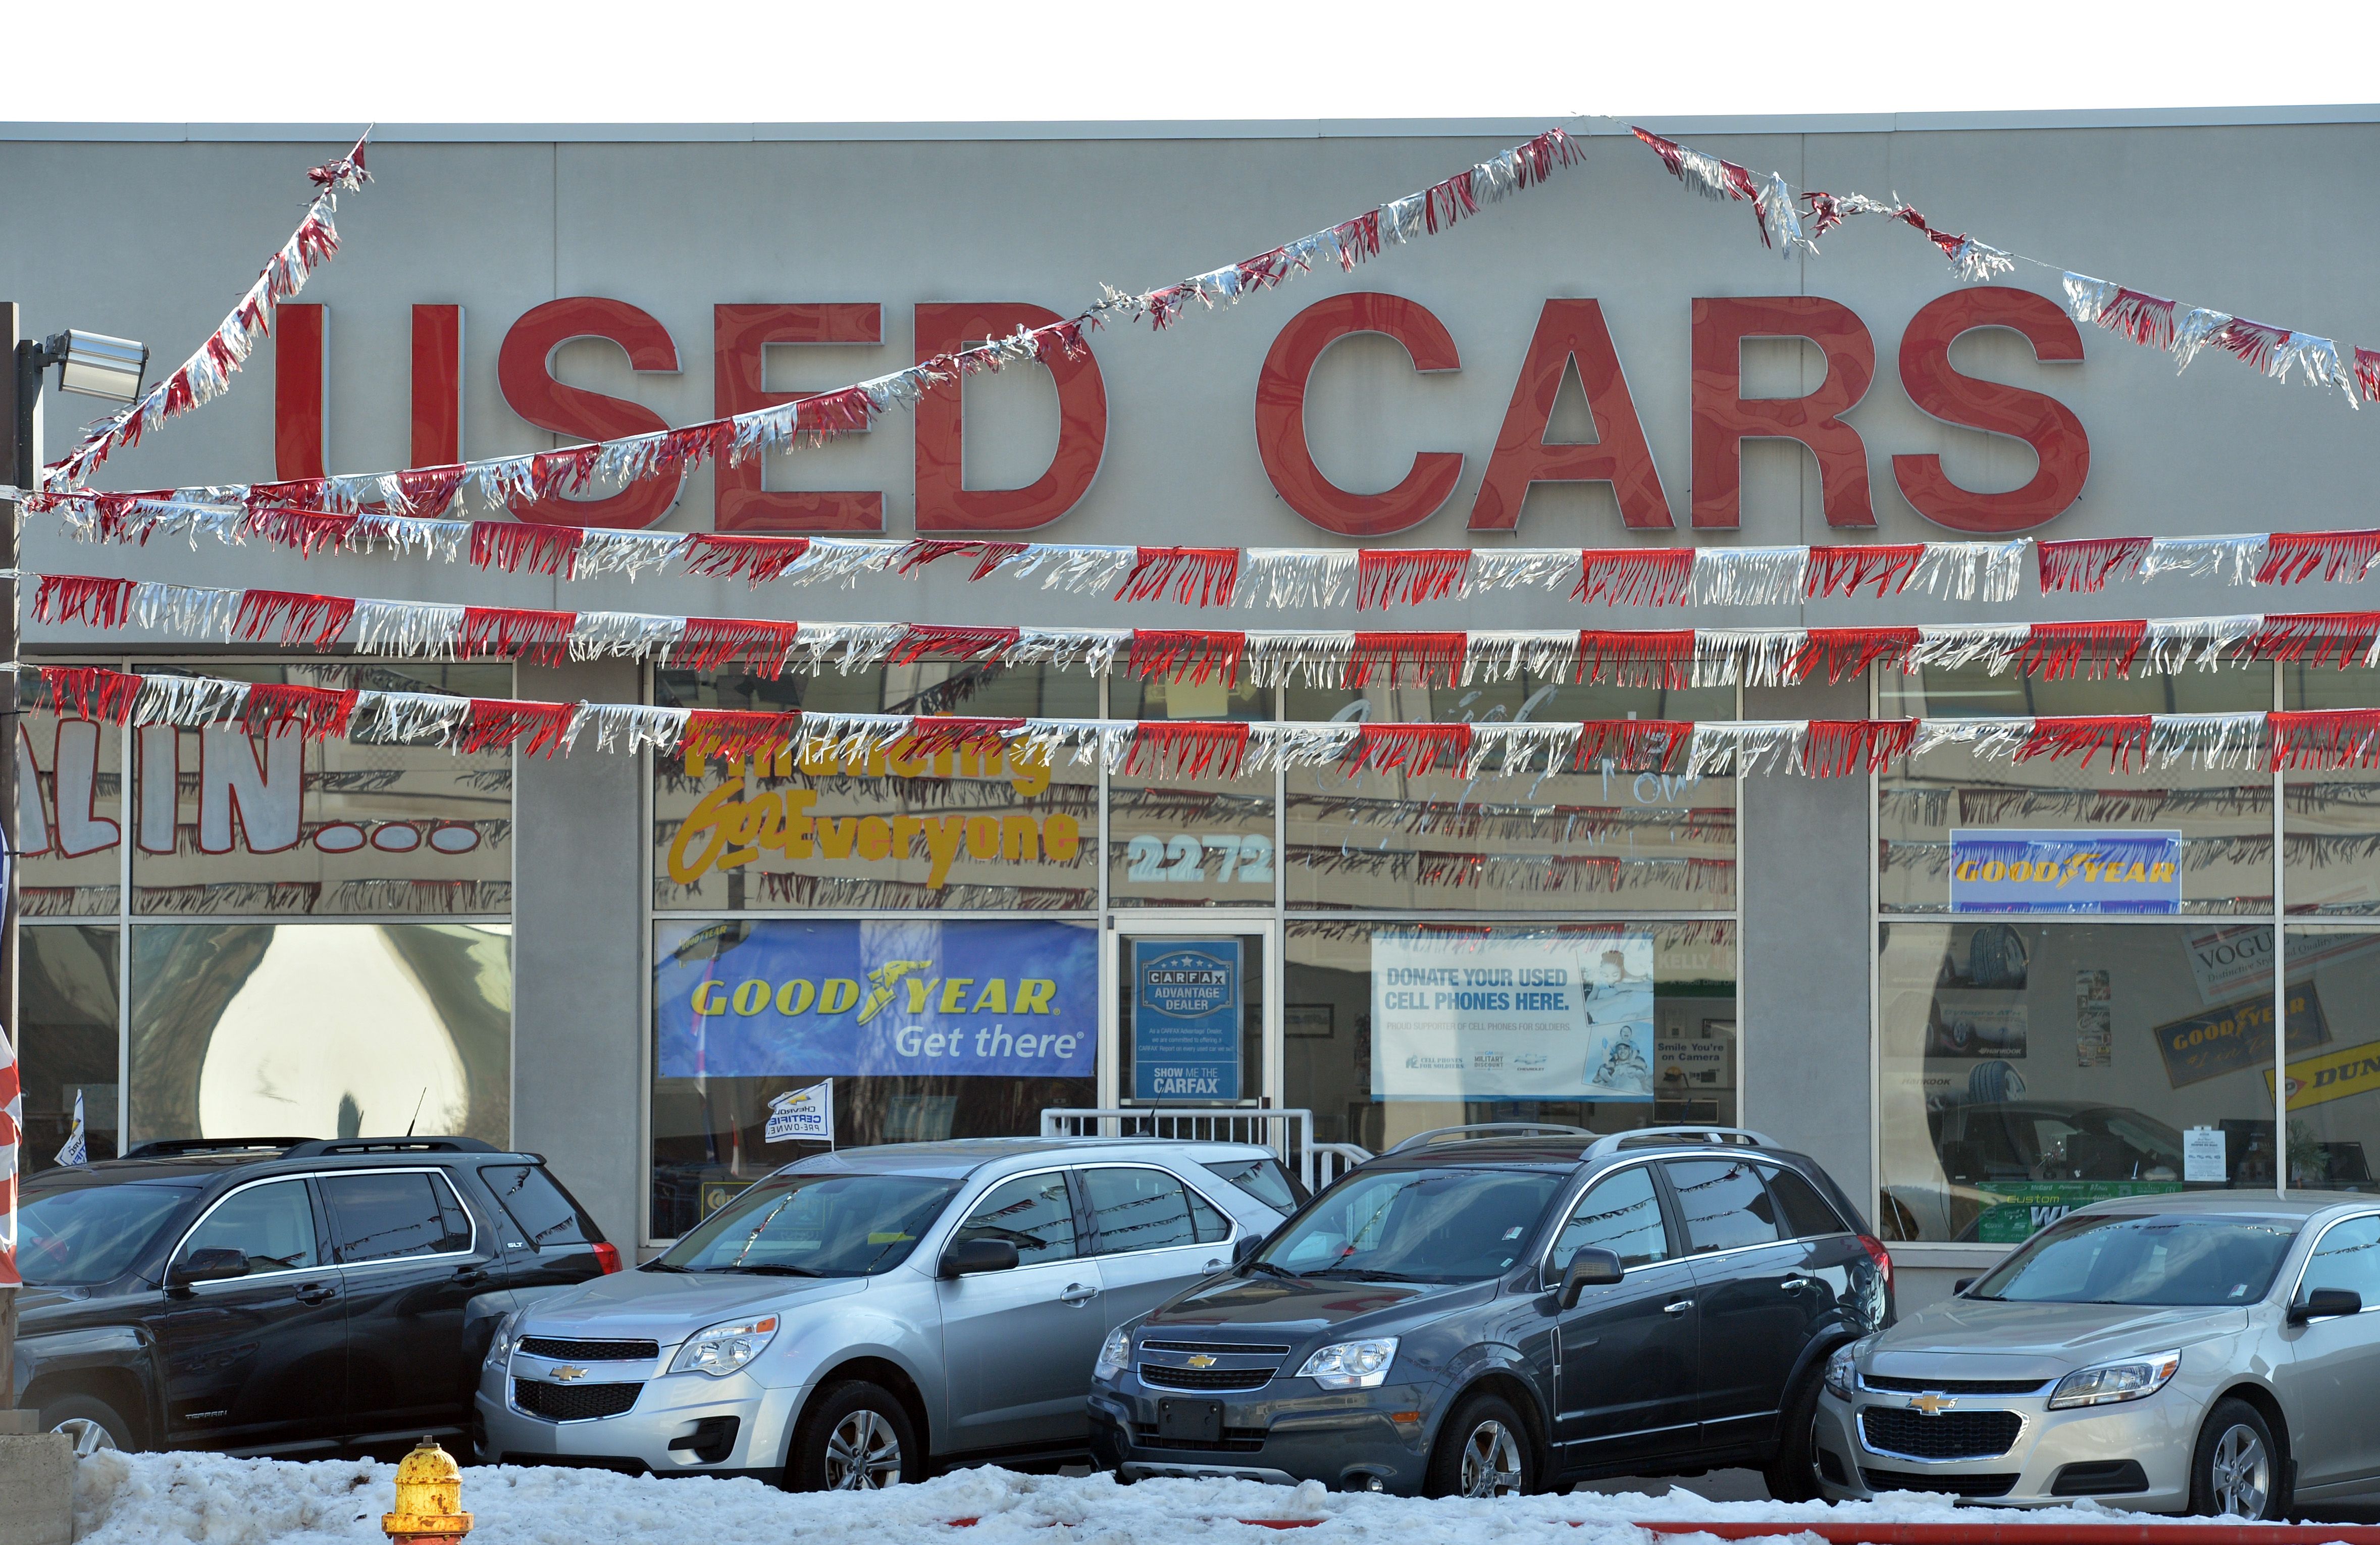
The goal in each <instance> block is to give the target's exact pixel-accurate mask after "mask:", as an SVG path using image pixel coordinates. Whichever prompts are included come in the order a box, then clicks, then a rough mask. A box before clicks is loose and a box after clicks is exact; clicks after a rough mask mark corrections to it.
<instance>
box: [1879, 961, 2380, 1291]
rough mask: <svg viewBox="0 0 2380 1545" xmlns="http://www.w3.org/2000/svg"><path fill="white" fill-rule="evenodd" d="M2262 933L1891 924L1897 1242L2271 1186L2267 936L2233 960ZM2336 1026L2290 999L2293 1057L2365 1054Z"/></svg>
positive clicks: (2013, 1230) (1975, 1238) (2308, 998)
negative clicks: (2336, 1051) (2152, 1198)
mask: <svg viewBox="0 0 2380 1545" xmlns="http://www.w3.org/2000/svg"><path fill="white" fill-rule="evenodd" d="M2254 931H2258V930H2256V929H2254V928H2253V927H2252V926H2250V925H2239V924H2225V923H2216V922H2209V923H2204V924H2186V923H2121V922H2113V921H2091V922H2044V921H2040V920H2037V919H2035V918H2026V917H2020V916H2007V917H1993V918H1973V919H1969V918H1961V920H1959V921H1956V922H1947V921H1946V922H1932V921H1923V920H1918V919H1913V918H1898V919H1894V920H1891V921H1888V922H1886V923H1884V924H1883V925H1881V928H1880V930H1879V934H1878V938H1879V947H1880V949H1881V951H1882V959H1881V961H1880V965H1879V970H1878V978H1877V984H1876V985H1877V991H1878V994H1879V1008H1878V1016H1877V1019H1878V1029H1879V1033H1880V1035H1881V1038H1882V1061H1881V1074H1882V1086H1881V1091H1880V1101H1881V1105H1882V1110H1883V1122H1884V1132H1883V1138H1884V1150H1883V1156H1884V1168H1883V1192H1884V1194H1883V1198H1882V1200H1881V1205H1880V1209H1879V1210H1880V1212H1881V1214H1882V1215H1881V1218H1880V1219H1879V1227H1881V1228H1882V1229H1883V1231H1884V1233H1885V1236H1886V1237H1888V1238H1894V1239H1911V1240H1944V1241H1963V1242H1972V1243H1979V1244H1985V1245H2012V1244H2016V1243H2019V1242H2021V1241H2022V1240H2024V1239H2025V1238H2027V1237H2029V1236H2030V1235H2033V1234H2034V1232H2035V1231H2036V1230H2039V1229H2041V1228H2042V1227H2044V1226H2046V1225H2047V1224H2048V1223H2053V1222H2055V1221H2056V1220H2057V1219H2058V1218H2059V1217H2060V1216H2062V1215H2063V1214H2064V1213H2065V1212H2066V1211H2067V1210H2069V1209H2070V1208H2074V1207H2079V1206H2081V1205H2083V1203H2085V1202H2091V1201H2098V1200H2102V1199H2104V1198H2110V1197H2124V1196H2141V1195H2156V1194H2163V1193H2167V1192H2173V1191H2180V1190H2183V1189H2186V1188H2187V1189H2195V1188H2211V1187H2222V1186H2267V1187H2269V1186H2272V1185H2273V1184H2274V1183H2275V1180H2276V1177H2277V1174H2278V1160H2277V1153H2276V1151H2275V1144H2274V1137H2273V1096H2272V1073H2273V1068H2274V1057H2275V1050H2274V1025H2273V1017H2274V1016H2273V985H2272V968H2271V940H2270V931H2269V930H2263V933H2264V940H2263V945H2262V948H2261V949H2257V948H2253V947H2238V946H2240V943H2241V936H2243V935H2245V934H2248V933H2251V932H2254ZM2247 943H2249V944H2253V943H2254V942H2253V940H2250V941H2247ZM2227 944H2228V945H2231V946H2234V947H2229V948H2227V947H2225V946H2226V945H2227ZM2353 1001H2354V1000H2353V999H2351V998H2350V999H2347V1000H2343V1001H2342V1002H2344V1003H2352V1002H2353ZM2331 1012H2332V1011H2331V1008H2330V1007H2329V1006H2327V1005H2325V1003H2324V1002H2323V999H2322V996H2321V995H2320V994H2319V993H2317V992H2315V991H2313V990H2312V989H2311V988H2301V987H2299V986H2296V985H2293V986H2292V987H2291V990H2290V997H2289V1048H2290V1055H2291V1057H2292V1058H2295V1057H2299V1056H2301V1055H2305V1054H2308V1053H2311V1052H2314V1051H2315V1050H2316V1049H2318V1048H2326V1047H2328V1046H2330V1045H2332V1044H2333V1043H2334V1042H2335V1041H2337V1040H2351V1039H2356V1038H2354V1037H2353V1036H2352V1035H2351V1034H2350V1033H2348V1032H2347V1031H2346V1030H2345V1027H2344V1026H2339V1027H2336V1028H2335V1027H2334V1026H2333V1024H2332V1022H2331V1019H2330V1014H2331ZM2035 1053H2038V1054H2037V1055H2036V1054H2035Z"/></svg>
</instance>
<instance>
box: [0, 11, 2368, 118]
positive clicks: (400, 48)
mask: <svg viewBox="0 0 2380 1545" xmlns="http://www.w3.org/2000/svg"><path fill="white" fill-rule="evenodd" d="M2375 15H2380V10H2375V7H2374V5H2373V4H2372V0H2357V3H2350V0H2281V3H2279V4H2272V3H2269V0H2268V3H2265V4H2261V5H2248V6H2242V5H2238V4H2231V5H2226V6H2221V7H2220V8H2219V9H2218V8H2217V7H2216V6H2211V5H2206V4H2204V0H2201V3H2199V4H2195V5H2193V4H2191V3H2189V0H2182V3H2180V4H2174V3H2170V0H2168V3H2164V4H2156V5H2149V4H2142V3H2138V0H2115V3H2107V0H2061V3H2058V4H2054V5H2053V4H2042V3H2040V0H2008V3H2002V4H1996V5H1957V4H1945V3H1943V0H1803V3H1801V4H1792V3H1790V0H1758V3H1749V4H1747V3H1737V0H1712V3H1705V4H1689V5H1683V6H1681V5H1676V4H1669V3H1663V0H1633V3H1630V4H1626V5H1611V4H1603V5H1595V4H1587V5H1579V4H1560V3H1557V0H1520V3H1518V4H1500V5H1499V4H1482V3H1480V0H1453V3H1448V0H1440V3H1438V4H1432V5H1427V6H1424V5H1418V4H1415V3H1414V0H1379V3H1375V4H1368V5H1356V4H1350V3H1347V0H1283V3H1276V4H1270V5H1264V4H1257V5H1249V4H1245V3H1240V4H1233V3H1224V4H1208V5H1186V6H1185V5H1179V4H1174V5H1166V4H1153V5H1133V4H1117V3H1114V0H1099V3H1089V0H897V3H894V4H890V5H877V4H866V3H854V0H835V3H832V4H821V3H819V0H809V3H808V4H803V3H800V0H795V3H792V4H788V3H784V0H776V3H759V0H659V3H650V0H648V3H646V4H639V5H625V4H621V3H620V0H535V3H523V0H407V4H405V5H402V6H336V5H333V6H297V7H295V8H288V7H284V8H281V9H277V10H273V11H270V12H269V13H268V12H265V11H260V10H259V9H258V8H257V7H256V6H253V5H240V6H233V5H230V4H226V3H225V0H172V3H159V0H115V3H112V4H110V5H108V6H104V7H103V8H102V9H101V10H100V11H97V12H93V11H91V10H89V9H87V8H85V7H81V6H27V7H26V8H25V10H24V11H23V12H21V13H18V18H17V19H16V20H15V21H13V22H11V23H10V25H9V29H8V30H9V38H8V43H9V50H8V51H9V55H10V56H11V57H12V58H13V59H15V60H17V61H18V63H19V66H20V67H19V68H18V69H16V70H15V71H13V72H12V76H13V79H12V85H13V88H14V89H13V90H12V91H11V92H10V96H9V103H8V105H7V107H6V109H0V111H4V112H5V113H6V116H8V117H10V118H15V119H35V120H42V119H46V120H60V119H79V120H93V119H99V120H145V121H180V120H204V121H209V122H306V123H337V122H345V121H346V120H348V119H363V118H375V119H378V120H380V121H381V122H383V123H390V124H395V123H420V122H429V121H469V122H490V121H511V122H521V121H530V122H535V121H569V122H730V123H740V122H837V121H853V120H876V121H888V120H891V121H901V120H920V119H940V120H953V119H958V120H965V119H1011V120H1017V119H1026V120H1030V119H1120V118H1313V117H1333V118H1339V117H1440V116H1496V117H1524V118H1543V119H1546V120H1548V121H1554V120H1556V119H1559V118H1560V117H1562V116H1566V115H1569V114H1573V113H1602V114H1613V115H1619V116H1637V117H1671V118H1674V117H1680V116H1689V115H1705V114H1733V113H1840V112H1863V113H1864V112H1923V111H1942V110H1979V109H1992V110H2010V109H2033V108H2121V107H2155V106H2219V105H2259V104H2275V105H2278V104H2301V103H2352V102H2359V101H2369V100H2371V99H2372V97H2373V94H2374V88H2373V85H2372V76H2371V67H2370V61H2371V58H2372V55H2373V47H2374V43H2375V41H2380V20H2375V19H2374V18H2375Z"/></svg>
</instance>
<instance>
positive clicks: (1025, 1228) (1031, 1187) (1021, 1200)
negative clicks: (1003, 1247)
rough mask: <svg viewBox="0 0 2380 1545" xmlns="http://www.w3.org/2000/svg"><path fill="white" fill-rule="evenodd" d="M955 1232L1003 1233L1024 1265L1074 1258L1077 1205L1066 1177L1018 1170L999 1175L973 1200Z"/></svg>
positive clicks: (971, 1234)
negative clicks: (1013, 1174)
mask: <svg viewBox="0 0 2380 1545" xmlns="http://www.w3.org/2000/svg"><path fill="white" fill-rule="evenodd" d="M956 1237H957V1238H959V1239H1005V1240H1007V1241H1008V1242H1009V1243H1010V1244H1012V1245H1014V1246H1015V1247H1016V1256H1017V1260H1018V1263H1019V1264H1020V1265H1025V1266H1034V1265H1038V1264H1039V1263H1040V1262H1042V1261H1045V1260H1071V1259H1074V1257H1075V1254H1076V1253H1077V1252H1076V1251H1075V1205H1074V1203H1073V1201H1071V1200H1070V1199H1069V1198H1067V1195H1066V1177H1065V1176H1064V1175H1062V1174H1020V1175H1018V1176H1017V1177H1016V1178H1015V1179H1014V1180H1003V1181H1002V1182H1001V1183H1000V1184H999V1185H997V1186H993V1187H992V1188H991V1189H990V1191H988V1192H986V1193H985V1194H984V1198H983V1200H981V1201H979V1202H977V1203H976V1204H975V1210H974V1211H972V1212H969V1213H968V1214H967V1217H966V1222H965V1223H961V1224H960V1225H959V1232H958V1234H957V1235H956Z"/></svg>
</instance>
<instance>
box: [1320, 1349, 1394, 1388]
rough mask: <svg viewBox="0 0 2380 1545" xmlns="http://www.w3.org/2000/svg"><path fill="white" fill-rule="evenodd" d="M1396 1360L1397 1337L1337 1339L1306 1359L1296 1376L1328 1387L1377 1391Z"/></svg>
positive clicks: (1386, 1378)
mask: <svg viewBox="0 0 2380 1545" xmlns="http://www.w3.org/2000/svg"><path fill="white" fill-rule="evenodd" d="M1396 1360H1397V1338H1396V1337H1394V1336H1376V1337H1374V1338H1372V1339H1371V1340H1369V1341H1337V1342H1332V1343H1331V1344H1330V1345H1328V1346H1326V1347H1323V1348H1322V1349H1321V1350H1320V1351H1318V1352H1317V1353H1315V1354H1314V1356H1311V1357H1308V1358H1306V1359H1305V1367H1303V1368H1301V1369H1298V1370H1297V1376H1298V1377H1299V1378H1300V1379H1311V1380H1313V1381H1315V1382H1316V1383H1318V1384H1319V1385H1321V1386H1322V1387H1323V1388H1324V1389H1326V1390H1377V1389H1378V1388H1379V1387H1380V1385H1381V1384H1383V1383H1385V1382H1386V1381H1387V1380H1388V1377H1389V1365H1390V1363H1392V1362H1395V1361H1396Z"/></svg>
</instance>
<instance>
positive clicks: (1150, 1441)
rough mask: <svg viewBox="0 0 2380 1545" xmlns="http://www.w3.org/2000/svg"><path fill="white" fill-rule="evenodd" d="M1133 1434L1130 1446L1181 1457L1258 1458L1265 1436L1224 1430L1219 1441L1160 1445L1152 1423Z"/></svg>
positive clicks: (1255, 1430) (1237, 1429)
mask: <svg viewBox="0 0 2380 1545" xmlns="http://www.w3.org/2000/svg"><path fill="white" fill-rule="evenodd" d="M1132 1433H1133V1442H1134V1443H1135V1445H1137V1446H1138V1447H1141V1448H1149V1449H1166V1450H1170V1451H1173V1452H1177V1453H1184V1454H1261V1453H1263V1452H1264V1446H1265V1433H1264V1429H1263V1428H1261V1427H1227V1428H1225V1429H1223V1436H1222V1438H1221V1440H1220V1442H1205V1441H1203V1440H1196V1439H1190V1438H1167V1439H1164V1440H1162V1441H1160V1439H1159V1438H1158V1436H1157V1424H1156V1423H1155V1422H1147V1421H1142V1422H1135V1423H1133V1426H1132Z"/></svg>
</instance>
